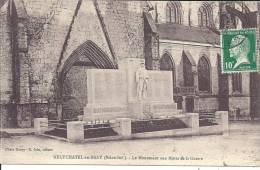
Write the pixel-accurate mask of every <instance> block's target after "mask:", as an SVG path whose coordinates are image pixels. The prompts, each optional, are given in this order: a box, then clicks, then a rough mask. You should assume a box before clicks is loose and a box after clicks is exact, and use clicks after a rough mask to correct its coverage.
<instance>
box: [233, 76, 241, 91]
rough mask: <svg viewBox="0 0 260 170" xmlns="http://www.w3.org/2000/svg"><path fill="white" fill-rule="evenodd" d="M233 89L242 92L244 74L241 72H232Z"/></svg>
mask: <svg viewBox="0 0 260 170" xmlns="http://www.w3.org/2000/svg"><path fill="white" fill-rule="evenodd" d="M232 91H233V92H234V93H242V75H241V73H234V74H232Z"/></svg>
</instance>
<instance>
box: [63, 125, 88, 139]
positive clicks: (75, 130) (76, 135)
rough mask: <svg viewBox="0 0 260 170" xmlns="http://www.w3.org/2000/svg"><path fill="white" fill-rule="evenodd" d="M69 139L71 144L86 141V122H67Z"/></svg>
mask: <svg viewBox="0 0 260 170" xmlns="http://www.w3.org/2000/svg"><path fill="white" fill-rule="evenodd" d="M67 139H68V141H69V142H82V141H84V122H83V121H71V122H67Z"/></svg>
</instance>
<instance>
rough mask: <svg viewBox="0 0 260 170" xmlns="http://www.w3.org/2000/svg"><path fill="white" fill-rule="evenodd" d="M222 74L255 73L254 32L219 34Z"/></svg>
mask: <svg viewBox="0 0 260 170" xmlns="http://www.w3.org/2000/svg"><path fill="white" fill-rule="evenodd" d="M220 43H221V50H222V57H221V59H222V73H237V72H256V71H257V67H258V66H257V53H256V30H255V29H241V30H223V31H222V32H221V42H220Z"/></svg>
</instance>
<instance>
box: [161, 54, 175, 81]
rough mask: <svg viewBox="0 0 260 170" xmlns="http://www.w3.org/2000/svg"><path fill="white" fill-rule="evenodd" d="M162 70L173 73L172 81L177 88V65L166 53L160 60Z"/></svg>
mask: <svg viewBox="0 0 260 170" xmlns="http://www.w3.org/2000/svg"><path fill="white" fill-rule="evenodd" d="M160 70H165V71H172V80H173V84H174V86H175V64H174V61H173V59H172V58H171V56H170V55H169V54H168V53H165V54H164V55H163V56H162V58H161V59H160Z"/></svg>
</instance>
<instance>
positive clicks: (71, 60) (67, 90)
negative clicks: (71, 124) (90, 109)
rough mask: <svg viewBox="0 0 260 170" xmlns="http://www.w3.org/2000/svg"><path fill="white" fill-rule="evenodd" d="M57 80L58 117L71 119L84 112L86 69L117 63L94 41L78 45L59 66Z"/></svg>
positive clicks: (113, 67) (106, 66)
mask: <svg viewBox="0 0 260 170" xmlns="http://www.w3.org/2000/svg"><path fill="white" fill-rule="evenodd" d="M61 67H62V69H61V72H59V73H58V81H57V86H58V90H57V99H58V100H57V101H58V103H57V114H58V118H59V119H63V120H66V119H68V120H72V119H76V118H77V117H78V116H79V115H83V114H84V107H85V106H86V104H87V102H88V101H87V95H88V94H87V88H88V87H87V80H88V78H87V71H88V70H89V69H116V68H117V65H116V63H114V62H113V60H111V59H110V57H109V56H108V55H107V54H106V53H105V52H103V51H102V49H101V48H99V47H98V46H97V45H96V44H95V43H94V42H92V41H86V42H85V43H83V44H82V45H80V46H79V47H78V48H77V49H76V50H74V51H73V52H72V54H71V55H70V56H69V57H68V59H67V60H66V61H65V62H64V64H63V65H62V66H61Z"/></svg>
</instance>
